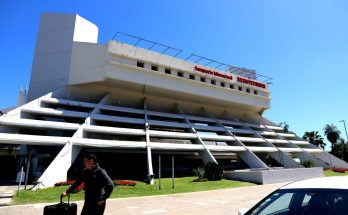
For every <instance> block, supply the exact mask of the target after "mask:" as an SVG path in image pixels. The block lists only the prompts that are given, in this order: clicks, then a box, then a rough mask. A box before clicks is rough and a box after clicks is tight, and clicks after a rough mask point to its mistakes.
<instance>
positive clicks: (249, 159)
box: [238, 148, 268, 169]
mask: <svg viewBox="0 0 348 215" xmlns="http://www.w3.org/2000/svg"><path fill="white" fill-rule="evenodd" d="M238 156H239V157H240V158H241V159H242V160H243V161H244V162H245V163H246V164H248V166H249V167H250V168H252V169H253V168H268V166H267V165H266V164H265V163H264V162H262V160H261V159H260V158H259V157H257V156H256V155H255V154H254V153H253V152H252V151H251V150H249V149H248V148H246V151H244V152H239V153H238Z"/></svg>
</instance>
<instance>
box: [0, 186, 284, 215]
mask: <svg viewBox="0 0 348 215" xmlns="http://www.w3.org/2000/svg"><path fill="white" fill-rule="evenodd" d="M284 184H285V183H278V184H268V185H258V186H251V187H242V188H231V189H224V190H214V191H204V192H195V193H184V194H175V195H163V196H150V197H136V198H120V199H109V200H108V201H107V206H106V210H105V215H114V214H117V215H128V214H132V215H133V214H134V215H144V214H150V215H152V214H154V215H164V214H165V215H179V214H180V215H181V214H185V215H191V214H200V215H203V214H209V215H211V214H232V215H233V214H237V211H238V209H239V208H242V207H246V208H249V207H251V206H252V205H254V204H255V203H256V202H257V201H259V200H261V199H262V198H263V197H265V196H266V195H267V194H269V193H270V192H272V191H273V190H275V189H277V188H279V187H281V186H282V185H284ZM77 204H78V214H80V212H81V209H82V205H83V202H82V201H79V202H77ZM45 205H46V204H31V205H19V206H7V207H0V214H18V215H27V214H28V215H29V214H30V215H31V214H43V207H44V206H45Z"/></svg>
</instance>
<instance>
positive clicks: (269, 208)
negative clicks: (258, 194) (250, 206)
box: [251, 193, 294, 215]
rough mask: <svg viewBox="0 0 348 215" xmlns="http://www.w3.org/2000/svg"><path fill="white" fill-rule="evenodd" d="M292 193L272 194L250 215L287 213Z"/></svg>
mask: <svg viewBox="0 0 348 215" xmlns="http://www.w3.org/2000/svg"><path fill="white" fill-rule="evenodd" d="M293 196H294V193H274V194H273V195H272V196H270V197H269V198H268V199H266V200H265V202H264V203H263V204H261V205H260V206H259V207H258V208H257V209H256V210H255V211H254V213H251V214H252V215H256V214H258V215H269V214H283V213H285V214H286V212H288V211H289V206H290V203H291V201H292V198H293Z"/></svg>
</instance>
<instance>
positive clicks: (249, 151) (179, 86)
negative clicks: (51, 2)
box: [0, 14, 348, 187]
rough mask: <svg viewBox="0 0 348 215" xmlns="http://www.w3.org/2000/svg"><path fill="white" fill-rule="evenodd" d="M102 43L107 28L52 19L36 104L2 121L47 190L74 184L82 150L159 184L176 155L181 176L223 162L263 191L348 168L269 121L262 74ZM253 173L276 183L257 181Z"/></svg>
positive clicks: (37, 68)
mask: <svg viewBox="0 0 348 215" xmlns="http://www.w3.org/2000/svg"><path fill="white" fill-rule="evenodd" d="M97 39H98V28H97V27H96V26H95V25H94V24H93V23H91V22H89V21H87V20H85V19H83V18H81V17H80V16H78V15H76V14H43V16H42V18H41V24H40V29H39V32H38V38H37V43H36V48H35V54H34V60H33V67H32V73H31V79H30V86H29V91H28V95H27V101H26V103H25V104H24V105H21V106H18V107H17V108H15V109H13V110H10V111H8V112H7V113H5V114H4V115H2V116H0V143H1V144H4V145H11V144H14V145H15V146H21V153H24V154H26V153H27V151H28V150H27V149H30V152H31V153H30V154H31V155H30V156H31V158H30V160H31V167H32V168H31V175H34V176H37V177H38V178H39V179H38V181H40V182H41V183H42V184H41V185H40V186H41V187H42V186H44V187H49V186H53V185H54V183H56V182H59V181H65V180H66V179H67V176H68V170H69V168H70V167H71V165H72V164H73V163H74V161H75V159H76V158H77V157H78V155H79V153H80V151H81V150H89V151H95V152H98V153H100V154H101V155H102V158H105V159H106V157H108V159H107V160H109V162H110V160H111V162H112V160H113V159H116V160H117V162H116V163H117V164H119V163H121V165H125V166H126V167H125V166H124V168H123V169H122V166H121V165H119V166H118V167H115V168H116V170H115V172H117V171H118V170H120V169H122V170H120V171H123V172H125V175H127V174H128V173H129V172H130V173H134V175H136V174H138V173H139V172H141V173H140V174H142V173H146V174H145V175H147V177H148V178H149V181H150V183H153V179H154V177H155V175H156V174H157V171H156V169H157V166H158V158H157V157H158V155H163V158H165V157H166V156H167V157H170V156H172V155H174V157H175V158H176V161H177V165H176V166H177V167H178V168H185V166H186V165H187V166H190V165H191V162H192V163H199V162H200V161H203V162H204V163H207V162H217V163H219V164H222V165H223V166H224V167H225V168H226V170H228V169H230V170H235V171H231V172H228V171H226V173H225V175H226V177H233V178H240V179H245V180H249V181H256V182H260V183H267V182H274V181H281V180H288V179H286V177H290V178H291V177H294V176H296V177H297V178H301V177H313V176H318V175H319V176H320V175H321V174H322V169H321V168H319V169H318V168H317V169H315V168H314V169H304V168H303V166H302V165H301V164H300V163H299V162H296V161H295V160H300V161H304V160H312V161H313V163H314V165H315V166H316V167H324V168H328V167H332V166H335V167H342V168H348V164H347V163H345V162H343V161H341V160H339V159H337V158H336V157H334V156H332V155H330V154H328V153H326V152H324V151H323V150H321V149H320V148H318V147H316V146H314V145H311V144H310V143H308V142H307V141H304V140H302V139H301V138H299V137H298V136H296V135H295V134H293V133H286V132H284V130H283V128H281V127H279V126H277V125H276V124H274V123H272V122H270V121H269V120H267V119H265V118H264V117H263V116H262V113H263V112H264V111H265V110H267V109H269V108H270V107H271V105H270V102H271V97H270V92H269V89H268V86H267V83H265V82H263V81H262V80H258V78H260V77H261V76H260V75H258V74H256V72H255V71H253V70H247V69H241V68H237V67H229V68H228V71H227V72H226V71H222V70H219V66H215V67H216V68H214V67H209V65H207V64H205V65H200V64H199V62H197V63H194V62H190V61H186V60H183V59H180V58H176V57H173V56H169V55H166V54H162V53H158V52H154V51H151V50H147V49H143V48H140V47H136V46H133V45H129V44H125V43H121V42H117V41H114V40H110V41H109V42H108V43H107V44H98V43H97ZM208 64H209V63H208ZM22 97H23V95H22V96H21V100H23V99H22ZM24 98H25V96H24ZM28 146H30V147H28ZM103 156H105V157H103ZM127 159H128V160H127ZM270 160H271V161H272V164H270V163H269V161H270ZM164 162H166V161H164ZM114 165H116V164H114ZM270 165H271V166H272V167H270ZM167 166H170V165H167ZM191 166H193V165H191ZM274 166H277V168H276V169H275V168H274ZM246 169H247V170H248V171H246ZM250 169H251V170H255V169H256V170H263V171H261V172H265V171H264V170H267V171H266V172H267V174H270V173H272V171H273V172H276V173H275V174H274V175H271V176H267V177H269V178H268V179H267V180H266V179H259V178H258V179H256V178H257V177H259V176H255V173H256V172H257V171H252V174H251V173H250V171H249V170H250ZM294 169H295V170H296V171H295V172H297V173H299V174H294V172H293V171H294ZM16 171H18V169H16ZM280 172H281V173H280ZM286 172H289V174H288V176H286V175H287V174H286ZM239 173H240V175H238V174H239ZM245 174H246V176H245ZM260 174H261V173H260ZM262 174H264V173H262ZM262 174H261V175H262ZM280 175H281V177H279V176H280ZM284 175H285V176H284ZM120 177H122V175H121V176H120ZM250 177H252V178H254V179H255V180H254V179H252V178H250ZM264 180H266V181H264Z"/></svg>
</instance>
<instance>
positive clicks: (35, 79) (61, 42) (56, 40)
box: [28, 13, 98, 101]
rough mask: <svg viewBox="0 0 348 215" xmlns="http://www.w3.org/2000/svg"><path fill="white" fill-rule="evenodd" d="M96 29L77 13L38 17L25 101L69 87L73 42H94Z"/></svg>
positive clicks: (96, 35)
mask: <svg viewBox="0 0 348 215" xmlns="http://www.w3.org/2000/svg"><path fill="white" fill-rule="evenodd" d="M97 37H98V28H97V27H96V26H95V25H94V24H93V23H90V22H88V21H87V20H84V19H82V18H81V17H79V16H78V15H76V14H48V13H45V14H43V15H42V17H41V22H40V28H39V32H38V36H37V41H36V47H35V54H34V59H33V65H32V73H31V77H30V85H29V93H28V101H32V100H34V99H36V98H37V97H39V96H42V95H44V94H46V93H48V92H51V91H54V90H57V89H60V88H64V87H66V85H67V84H68V78H69V70H70V62H71V54H72V46H73V42H74V41H82V42H89V43H97Z"/></svg>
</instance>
